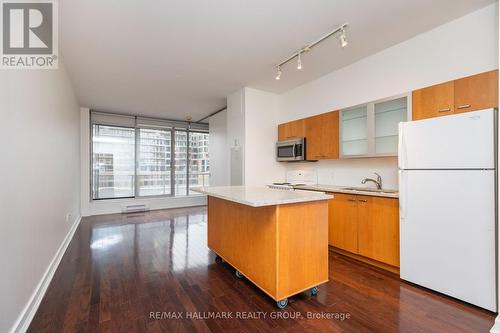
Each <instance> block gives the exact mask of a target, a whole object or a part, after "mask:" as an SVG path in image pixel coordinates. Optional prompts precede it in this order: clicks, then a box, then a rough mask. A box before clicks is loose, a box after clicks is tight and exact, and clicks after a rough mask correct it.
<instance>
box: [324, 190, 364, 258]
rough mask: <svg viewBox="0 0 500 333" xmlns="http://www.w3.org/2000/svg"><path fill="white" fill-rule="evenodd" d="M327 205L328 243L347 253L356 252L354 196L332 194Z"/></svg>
mask: <svg viewBox="0 0 500 333" xmlns="http://www.w3.org/2000/svg"><path fill="white" fill-rule="evenodd" d="M333 195H334V199H331V200H330V201H329V203H328V241H329V244H330V245H333V246H335V247H338V248H339V249H342V250H346V251H349V252H354V253H357V252H358V204H357V200H356V196H355V195H350V194H342V193H334V194H333Z"/></svg>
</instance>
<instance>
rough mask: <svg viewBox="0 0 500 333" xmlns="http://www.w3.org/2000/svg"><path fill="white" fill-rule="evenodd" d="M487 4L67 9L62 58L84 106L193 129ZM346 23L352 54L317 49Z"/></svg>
mask: <svg viewBox="0 0 500 333" xmlns="http://www.w3.org/2000/svg"><path fill="white" fill-rule="evenodd" d="M493 2H494V0H474V1H471V0H439V1H436V0H377V1H374V0H356V1H352V0H313V1H311V0H252V1H245V0H178V1H167V0H163V1H158V0H141V1H138V0H106V1H102V0H64V1H60V2H59V11H60V48H61V53H62V56H63V60H64V62H65V64H66V66H67V67H68V71H69V73H70V76H71V79H72V82H73V85H74V88H75V91H76V94H77V96H78V99H79V102H80V104H81V105H82V106H88V107H90V108H93V109H97V110H102V111H115V112H122V113H132V114H141V115H148V116H156V117H163V118H170V119H185V118H186V116H192V117H193V119H194V120H198V119H200V118H202V117H204V116H206V115H207V114H209V113H211V112H213V111H215V110H218V109H220V108H221V107H224V106H225V103H226V99H225V97H226V96H227V95H228V94H230V93H231V92H233V91H235V90H237V89H238V88H240V87H242V86H250V87H254V88H257V89H263V90H269V91H273V92H278V93H280V92H284V91H287V90H289V89H292V88H294V87H296V86H298V85H300V84H303V83H305V82H307V81H310V80H312V79H315V78H317V77H320V76H322V75H325V74H327V73H329V72H331V71H333V70H336V69H338V68H340V67H343V66H346V65H348V64H350V63H353V62H355V61H357V60H359V59H362V58H364V57H366V56H368V55H370V54H373V53H376V52H378V51H380V50H382V49H385V48H387V47H389V46H392V45H394V44H397V43H399V42H401V41H404V40H406V39H408V38H410V37H412V36H415V35H417V34H419V33H422V32H424V31H427V30H430V29H432V28H433V27H436V26H438V25H441V24H443V23H445V22H448V21H451V20H453V19H455V18H458V17H460V16H463V15H465V14H467V13H468V12H471V11H474V10H476V9H479V8H481V7H483V6H485V5H487V4H489V3H493ZM344 22H349V25H350V26H349V29H348V40H349V45H348V47H346V48H345V49H341V48H340V47H339V43H338V40H336V39H331V40H327V41H326V42H324V43H322V44H320V45H319V46H317V47H316V48H314V49H313V51H312V52H310V53H308V54H305V55H304V57H303V61H302V62H303V70H302V71H297V70H296V69H295V64H294V63H290V64H288V65H286V66H285V67H284V68H283V76H282V79H281V80H280V81H276V80H275V79H274V76H275V70H274V65H275V64H276V63H278V62H280V61H281V60H283V59H284V58H286V57H287V56H289V55H290V54H291V53H293V52H294V51H296V50H298V49H300V48H301V47H302V46H304V45H306V44H307V43H309V42H311V41H313V40H315V39H317V38H319V37H320V36H322V35H323V34H325V33H327V32H329V31H330V30H332V29H334V28H335V27H337V26H338V25H340V24H342V23H344Z"/></svg>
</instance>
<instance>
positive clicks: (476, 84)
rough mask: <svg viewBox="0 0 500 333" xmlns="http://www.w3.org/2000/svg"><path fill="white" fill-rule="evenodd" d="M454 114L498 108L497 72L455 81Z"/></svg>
mask: <svg viewBox="0 0 500 333" xmlns="http://www.w3.org/2000/svg"><path fill="white" fill-rule="evenodd" d="M454 86H455V113H462V112H469V111H477V110H482V109H488V108H493V107H497V106H498V70H494V71H490V72H486V73H481V74H477V75H472V76H468V77H464V78H463V79H459V80H455V81H454Z"/></svg>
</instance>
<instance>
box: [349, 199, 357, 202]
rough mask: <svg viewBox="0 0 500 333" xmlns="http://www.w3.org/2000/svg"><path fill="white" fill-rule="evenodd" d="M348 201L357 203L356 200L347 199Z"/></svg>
mask: <svg viewBox="0 0 500 333" xmlns="http://www.w3.org/2000/svg"><path fill="white" fill-rule="evenodd" d="M347 201H351V202H355V201H356V199H347Z"/></svg>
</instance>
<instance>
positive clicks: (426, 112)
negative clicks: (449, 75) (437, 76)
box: [412, 81, 454, 120]
mask: <svg viewBox="0 0 500 333" xmlns="http://www.w3.org/2000/svg"><path fill="white" fill-rule="evenodd" d="M453 105H454V87H453V81H450V82H445V83H441V84H436V85H434V86H431V87H427V88H422V89H418V90H415V91H413V94H412V113H413V116H412V119H413V120H420V119H426V118H433V117H440V116H446V115H450V114H453V110H454V107H453Z"/></svg>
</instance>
